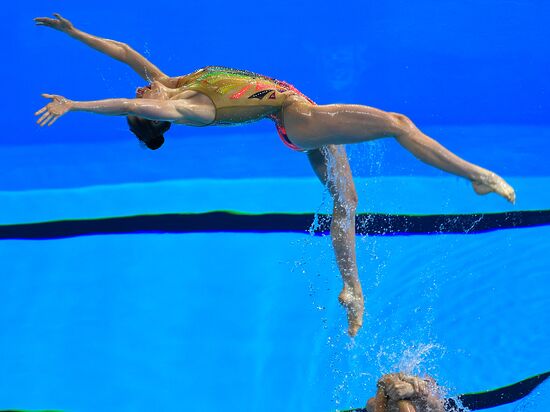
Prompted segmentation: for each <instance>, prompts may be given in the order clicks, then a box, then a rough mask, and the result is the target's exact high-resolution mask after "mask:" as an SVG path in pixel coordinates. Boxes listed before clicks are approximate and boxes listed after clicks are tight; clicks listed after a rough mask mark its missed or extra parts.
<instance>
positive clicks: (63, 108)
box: [35, 94, 200, 126]
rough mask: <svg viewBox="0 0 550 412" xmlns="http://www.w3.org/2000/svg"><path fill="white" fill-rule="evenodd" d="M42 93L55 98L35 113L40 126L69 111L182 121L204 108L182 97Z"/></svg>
mask: <svg viewBox="0 0 550 412" xmlns="http://www.w3.org/2000/svg"><path fill="white" fill-rule="evenodd" d="M42 96H43V97H45V98H47V99H52V101H51V102H50V103H48V104H47V105H46V106H44V107H43V108H42V109H40V110H38V111H37V112H36V113H35V115H36V116H40V117H39V119H38V120H37V122H36V123H38V124H39V125H40V126H45V125H48V126H51V125H52V124H54V123H55V121H56V120H57V119H59V118H60V117H61V116H63V115H64V114H65V113H68V112H90V113H97V114H103V115H107V116H127V115H134V116H139V117H142V118H145V119H149V120H163V121H169V122H171V121H178V122H181V123H186V122H193V120H194V119H195V118H196V117H197V114H198V113H200V108H197V107H195V106H194V105H189V104H187V103H184V102H182V101H181V100H154V99H105V100H96V101H87V102H77V101H73V100H69V99H66V98H65V97H63V96H59V95H55V94H43V95H42ZM197 109H198V110H197Z"/></svg>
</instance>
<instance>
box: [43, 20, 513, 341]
mask: <svg viewBox="0 0 550 412" xmlns="http://www.w3.org/2000/svg"><path fill="white" fill-rule="evenodd" d="M54 16H55V18H48V17H38V18H35V19H34V20H35V22H36V24H37V25H39V26H44V27H50V28H52V29H56V30H59V31H61V32H63V33H66V34H67V35H69V36H70V37H72V38H74V39H76V40H79V41H81V42H83V43H84V44H86V45H88V46H90V47H91V48H93V49H95V50H98V51H99V52H102V53H104V54H106V55H108V56H110V57H112V58H114V59H116V60H119V61H121V62H123V63H125V64H127V65H128V66H130V67H131V68H132V69H133V70H135V71H136V72H137V74H138V75H140V76H141V77H142V78H143V79H144V80H145V81H146V82H147V83H148V84H147V85H146V86H144V87H139V88H138V89H137V90H136V95H135V98H114V99H105V100H97V101H73V100H69V99H67V98H65V97H63V96H59V95H54V94H43V95H42V96H43V97H45V98H47V99H50V100H51V102H50V103H48V104H47V105H46V106H45V107H44V108H42V109H40V110H38V111H37V112H36V115H37V116H39V118H38V121H37V123H38V124H39V125H40V126H45V125H48V126H51V125H52V124H54V123H55V122H56V121H57V120H58V119H59V118H60V117H61V116H63V115H64V114H67V113H69V112H77V111H79V112H90V113H97V114H102V115H108V116H125V117H126V119H127V122H128V125H129V128H130V130H131V131H132V132H133V133H134V134H135V135H136V136H137V138H138V139H139V140H141V141H142V142H143V143H144V144H145V145H146V146H147V147H148V148H149V149H152V150H156V149H158V148H159V147H161V146H162V144H163V143H164V133H165V132H166V131H168V129H169V128H170V126H171V125H172V124H178V125H186V126H213V125H236V124H243V123H248V122H254V121H257V120H260V119H264V118H269V119H272V120H273V121H274V122H275V125H276V128H277V131H278V133H279V136H280V138H281V140H282V141H283V143H284V144H285V145H286V146H288V147H289V148H290V149H292V150H296V151H299V152H304V153H305V154H306V155H307V157H308V159H309V162H310V163H311V166H312V168H313V170H314V172H315V174H316V175H317V176H318V177H319V179H320V180H321V182H322V183H323V184H324V185H326V186H327V187H328V189H329V191H330V193H331V196H332V198H333V200H334V207H333V214H332V223H331V238H332V244H333V247H334V252H335V255H336V261H337V264H338V269H339V271H340V273H341V275H342V280H343V288H342V291H341V292H340V294H339V301H340V303H341V304H342V305H343V306H344V307H345V308H346V311H347V318H348V333H349V335H350V336H355V335H356V334H357V331H358V330H359V328H360V327H361V325H362V323H363V311H364V299H363V292H362V289H361V283H360V281H359V276H358V269H357V264H356V256H355V211H356V207H357V194H356V191H355V187H354V183H353V179H352V175H351V170H350V166H349V163H348V159H347V156H346V153H345V149H344V146H343V145H345V144H353V143H361V142H367V141H371V140H375V139H381V138H388V137H393V138H394V139H396V140H397V141H398V142H399V143H400V144H401V145H402V146H403V147H404V148H405V149H406V150H408V151H409V152H411V153H412V154H413V155H414V156H416V157H417V158H418V159H419V160H421V161H423V162H425V163H427V164H429V165H431V166H434V167H436V168H439V169H441V170H444V171H445V172H448V173H451V174H454V175H457V176H460V177H463V178H465V179H467V180H469V181H470V182H471V183H472V186H473V189H474V191H475V192H476V193H478V194H480V195H484V194H487V193H490V192H494V193H496V194H498V195H500V196H502V197H504V198H505V199H507V200H508V201H509V202H512V203H514V201H515V193H514V189H513V188H512V187H511V186H510V185H509V184H508V183H506V182H505V181H504V179H502V178H501V177H499V176H498V175H496V174H495V173H493V172H491V171H489V170H487V169H484V168H482V167H479V166H476V165H474V164H472V163H469V162H467V161H465V160H463V159H461V158H460V157H458V156H456V155H455V154H453V153H451V152H450V151H449V150H447V149H446V148H445V147H443V146H442V145H441V144H439V143H438V142H437V141H435V140H433V139H432V138H430V137H428V136H426V135H425V134H424V133H422V132H421V131H420V130H419V129H418V128H417V127H416V126H415V125H414V123H413V122H412V121H411V120H410V119H409V118H408V117H406V116H404V115H402V114H398V113H392V112H385V111H382V110H379V109H376V108H373V107H368V106H362V105H355V104H328V105H317V104H315V103H314V102H313V101H312V100H311V99H309V98H308V97H306V96H305V95H304V94H302V93H300V92H299V91H298V90H297V89H296V88H295V87H293V86H292V85H290V84H288V83H286V82H283V81H279V80H276V79H272V78H270V77H266V76H262V75H259V74H256V73H252V72H248V71H244V70H235V69H229V68H225V67H218V66H208V67H204V68H202V69H200V70H197V71H195V72H193V73H190V74H186V75H184V76H176V77H171V76H168V75H166V74H164V73H163V72H162V71H161V70H160V69H159V68H158V67H157V66H155V65H154V64H153V63H151V62H150V61H148V60H147V59H146V58H145V57H144V56H142V55H141V54H139V53H138V52H136V51H135V50H134V49H132V48H131V47H130V46H128V45H127V44H125V43H121V42H118V41H115V40H109V39H104V38H100V37H97V36H94V35H91V34H88V33H85V32H83V31H81V30H79V29H77V28H75V27H74V25H73V24H72V23H71V22H70V21H69V20H67V19H65V18H63V17H62V16H60V15H59V14H54Z"/></svg>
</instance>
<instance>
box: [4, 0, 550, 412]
mask: <svg viewBox="0 0 550 412" xmlns="http://www.w3.org/2000/svg"><path fill="white" fill-rule="evenodd" d="M52 7H53V6H52V5H50V4H45V3H40V2H37V1H34V0H33V1H29V2H26V3H25V4H23V5H14V4H11V5H8V6H6V9H5V14H6V16H9V18H8V20H7V22H6V24H5V25H3V26H2V28H1V30H2V32H1V34H2V35H3V36H4V37H5V38H7V39H8V41H6V42H5V44H4V52H5V55H6V56H10V60H9V63H10V64H9V65H8V64H4V65H2V68H1V69H0V70H3V71H2V74H3V78H4V79H5V80H6V85H5V88H4V92H5V94H7V95H9V100H8V101H7V102H8V103H7V104H6V105H5V107H4V115H3V123H4V127H5V128H7V131H5V132H4V133H3V136H2V137H0V164H2V173H3V179H1V180H0V224H2V225H11V224H18V223H38V222H47V221H56V220H64V219H100V218H106V217H113V216H115V217H116V216H134V215H143V214H163V213H202V212H209V211H217V210H222V211H237V212H241V213H268V212H280V213H312V212H321V213H327V212H329V211H330V209H331V207H330V201H329V199H328V198H327V194H326V192H324V190H323V187H322V186H321V185H320V184H319V183H318V182H317V181H316V179H315V178H314V176H313V175H312V173H311V171H310V169H309V166H308V163H307V160H306V159H305V158H304V156H303V155H301V154H298V153H293V152H290V151H289V150H288V149H287V148H285V147H284V146H283V145H282V144H281V143H280V142H279V141H278V138H277V137H276V135H275V132H274V128H273V125H272V124H271V123H270V122H268V121H266V122H260V123H258V124H254V125H250V126H246V127H243V128H219V129H212V128H203V129H196V128H195V129H194V128H184V127H177V128H173V129H172V130H171V131H170V132H169V133H168V134H167V143H166V145H165V147H163V149H162V150H159V151H158V152H150V151H146V150H143V149H141V148H140V147H139V145H138V144H137V142H136V141H135V138H134V137H132V135H131V134H130V133H129V132H128V131H127V130H126V124H125V121H124V119H120V118H101V117H98V116H92V115H86V114H83V113H76V114H69V115H68V116H66V117H64V118H62V119H60V120H59V121H58V122H57V123H56V124H55V125H54V126H53V127H51V128H47V129H40V128H38V127H36V126H35V125H34V124H33V116H32V113H33V112H34V111H35V110H37V109H38V108H39V107H40V106H41V105H42V104H43V103H44V102H43V99H42V98H41V97H40V93H43V92H50V93H59V94H64V95H66V96H67V97H69V98H74V99H82V100H84V99H97V98H106V97H123V96H128V97H129V96H131V95H132V93H133V90H134V88H135V87H136V86H137V85H141V84H142V81H141V80H140V79H139V78H138V77H137V76H136V75H134V74H132V73H131V72H130V71H129V69H127V68H125V67H123V66H121V65H120V64H119V63H116V62H112V61H109V60H108V59H106V58H105V57H103V56H100V55H98V54H97V53H95V52H94V51H92V50H87V49H86V48H85V47H84V46H83V45H79V44H76V43H75V42H74V41H72V40H71V39H69V38H67V37H64V36H63V35H62V34H61V33H57V32H53V31H48V30H47V29H44V28H36V27H34V26H33V23H32V18H33V17H35V16H41V15H49V14H50V13H52V12H60V13H62V14H64V15H65V16H66V17H68V18H70V19H72V20H73V22H74V23H75V24H76V25H77V26H79V27H81V28H82V29H84V30H87V31H90V32H92V33H94V34H98V35H102V36H106V37H110V38H114V39H117V40H121V41H126V42H128V43H130V44H132V45H133V46H134V48H136V49H137V50H139V51H140V52H143V53H144V54H146V55H147V56H148V57H149V58H151V59H152V60H153V61H155V62H156V63H157V64H158V65H159V66H161V67H162V68H163V69H164V70H165V71H166V72H168V73H169V74H174V75H177V74H183V73H186V72H190V71H192V70H194V69H196V68H197V67H201V66H204V65H210V64H221V65H226V66H231V67H236V68H243V69H249V70H253V71H257V72H260V73H265V74H267V75H271V76H275V77H278V78H281V79H284V80H287V81H290V82H292V83H294V84H295V85H296V86H297V87H299V88H300V89H301V90H303V91H304V92H305V93H306V94H308V95H310V96H311V97H312V98H314V99H315V100H316V101H318V102H321V103H328V102H352V103H361V104H368V105H373V106H376V107H380V108H382V109H386V110H391V111H398V112H404V113H406V114H407V115H409V116H410V117H411V118H412V119H413V120H414V121H415V122H416V123H417V124H418V125H419V126H420V127H421V128H422V129H423V130H425V131H426V132H428V133H429V134H430V135H432V136H433V137H435V138H437V139H438V140H439V141H441V142H442V143H443V144H444V145H445V146H447V147H449V148H450V149H451V150H453V151H455V152H456V153H458V154H459V155H461V156H463V157H464V158H466V159H468V160H470V161H473V162H475V163H479V164H481V165H483V166H485V167H487V168H490V169H492V170H495V171H496V172H498V173H500V174H502V175H503V176H504V177H506V178H507V179H508V180H509V181H510V183H511V184H513V185H514V187H515V188H516V190H517V194H518V201H517V204H516V205H515V206H512V205H509V204H507V203H506V202H504V201H503V200H502V199H500V198H497V197H496V196H493V195H490V196H486V197H478V196H476V195H475V194H473V192H472V190H471V188H470V186H469V185H468V184H467V182H465V181H463V180H460V179H457V178H454V177H451V176H448V175H445V174H443V173H441V172H439V171H437V170H434V169H432V168H430V167H428V166H426V165H423V164H421V163H419V162H418V161H416V160H415V159H414V158H413V157H412V156H411V155H409V154H408V153H406V152H404V151H403V150H402V148H401V147H400V146H398V145H397V144H396V143H395V142H393V141H391V140H387V141H379V142H374V143H369V144H363V145H358V146H354V147H349V148H348V153H349V155H350V158H351V164H352V168H353V171H354V175H355V176H356V177H357V182H356V185H357V189H358V192H359V198H360V204H359V212H362V213H366V212H375V213H389V214H454V213H464V214H469V213H487V212H506V211H527V210H548V209H550V192H549V191H548V187H549V185H550V166H549V163H548V162H547V159H546V156H547V153H548V152H549V150H550V143H549V142H550V117H549V116H548V113H549V109H550V107H549V103H548V90H550V87H549V86H550V84H549V81H550V80H549V79H548V76H547V68H548V67H549V63H550V61H549V59H550V57H549V56H550V53H549V52H550V49H549V48H550V46H549V43H548V42H547V41H545V39H547V38H548V37H549V35H550V28H549V27H548V25H547V24H546V20H547V16H548V15H550V5H549V4H547V3H546V2H542V1H522V0H517V1H504V2H496V1H478V2H473V1H461V2H456V1H442V2H437V3H435V2H428V1H420V2H414V3H408V2H404V1H394V2H384V3H383V4H382V3H381V4H378V3H372V4H364V3H363V2H358V1H357V2H350V3H347V4H345V5H344V6H343V7H342V6H338V7H335V5H334V4H333V3H331V2H316V3H313V2H308V1H306V2H299V3H298V4H294V3H290V2H288V3H287V2H279V3H277V5H275V4H269V5H262V4H258V3H257V2H250V1H248V0H244V1H241V2H238V3H236V4H231V5H229V4H227V3H223V2H218V1H213V2H209V3H205V4H200V5H199V4H191V3H189V4H187V3H173V2H167V1H157V2H155V4H154V6H153V5H151V4H150V3H147V4H146V3H144V2H139V1H137V2H136V1H134V2H125V1H122V2H116V3H113V2H104V1H98V2H94V3H90V4H83V3H81V4H78V3H71V4H64V5H56V6H55V7H56V8H55V9H52ZM189 36H193V39H192V40H189ZM14 77H15V82H14V83H13V84H11V83H9V82H8V81H7V80H8V79H13V78H14ZM281 165H284V167H282V166H281ZM548 250H550V227H548V226H540V227H530V228H523V229H508V230H500V231H493V232H488V233H483V234H461V235H441V234H440V235H414V236H369V237H361V236H359V237H358V238H357V254H358V256H357V259H358V264H359V267H360V276H361V279H362V282H363V287H364V292H365V295H366V298H367V302H366V309H367V317H366V319H365V325H364V327H363V329H362V331H361V332H360V334H359V336H358V337H357V338H356V339H355V340H351V339H350V338H349V337H347V336H346V334H345V316H344V313H343V311H342V309H341V308H340V307H339V305H338V303H337V300H336V296H337V294H338V291H339V288H340V286H341V284H340V280H339V276H338V272H337V270H336V267H335V263H334V258H333V253H332V249H331V245H330V239H329V238H328V237H322V236H310V235H309V234H308V233H307V232H306V231H304V233H263V234H260V233H208V234H206V233H192V234H120V235H95V236H82V237H74V238H66V239H57V240H0V261H1V262H2V264H1V272H0V273H1V279H2V283H3V287H2V288H0V301H1V302H2V303H3V310H2V311H0V326H1V327H2V331H3V334H2V339H1V340H0V364H1V365H2V372H3V373H2V374H1V378H0V388H1V389H0V409H8V408H27V409H46V408H47V409H60V410H64V411H84V412H87V411H90V412H91V411H98V410H102V411H107V412H108V411H117V412H126V411H128V412H130V411H132V412H133V411H140V410H159V411H164V410H172V409H189V410H199V411H215V410H227V411H252V412H256V411H268V412H269V411H281V410H299V411H302V410H303V411H334V410H336V409H337V408H343V409H345V408H347V407H357V406H362V405H364V403H365V402H366V400H367V398H368V397H370V396H372V395H373V393H374V390H375V382H376V380H377V378H378V377H379V376H380V375H381V374H382V373H386V372H389V371H396V370H411V371H413V372H415V373H420V374H423V373H429V374H431V375H432V376H435V377H436V378H437V379H438V381H439V382H440V383H441V384H442V385H444V386H445V387H447V388H448V393H450V394H456V393H464V392H469V391H480V390H484V389H490V388H494V387H498V386H502V385H505V384H508V383H512V382H515V381H518V380H520V379H523V378H525V377H528V376H531V375H534V374H536V373H540V372H543V371H545V370H548V369H550V352H549V351H548V349H547V348H548V347H549V343H550V332H549V328H548V324H550V315H549V311H548V309H547V308H548V304H549V300H548V296H549V292H550V290H549V289H550V288H549V284H548V276H549V275H550V258H549V257H548ZM549 401H550V392H549V389H548V385H547V386H543V387H541V388H540V390H539V391H537V393H535V394H534V395H533V396H531V397H529V398H528V399H527V400H525V401H522V402H520V403H518V404H516V405H509V406H506V407H501V408H499V409H495V411H497V410H498V411H503V412H506V411H517V410H521V411H532V412H543V411H544V412H546V410H547V407H546V405H547V404H548V402H549Z"/></svg>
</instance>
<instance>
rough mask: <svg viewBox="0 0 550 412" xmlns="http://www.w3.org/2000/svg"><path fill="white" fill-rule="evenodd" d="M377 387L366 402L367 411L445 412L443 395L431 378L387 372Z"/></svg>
mask: <svg viewBox="0 0 550 412" xmlns="http://www.w3.org/2000/svg"><path fill="white" fill-rule="evenodd" d="M377 387H378V390H377V392H376V396H375V397H374V398H371V399H369V400H368V402H367V407H366V411H367V412H445V403H444V400H443V397H442V396H440V395H439V394H438V390H437V385H436V383H435V381H434V380H433V379H431V378H426V379H421V378H419V377H417V376H411V375H406V374H403V373H394V374H387V375H384V376H382V378H380V380H379V381H378V384H377Z"/></svg>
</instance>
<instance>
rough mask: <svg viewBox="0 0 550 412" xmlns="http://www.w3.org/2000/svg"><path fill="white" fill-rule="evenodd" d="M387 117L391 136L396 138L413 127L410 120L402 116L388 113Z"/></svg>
mask: <svg viewBox="0 0 550 412" xmlns="http://www.w3.org/2000/svg"><path fill="white" fill-rule="evenodd" d="M388 116H389V118H390V122H391V125H392V134H394V135H395V136H396V137H399V135H400V134H401V133H402V132H404V131H407V130H410V129H411V128H413V127H415V126H414V123H413V122H412V120H411V119H409V118H408V117H407V116H405V115H404V114H401V113H392V112H390V113H388Z"/></svg>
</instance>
